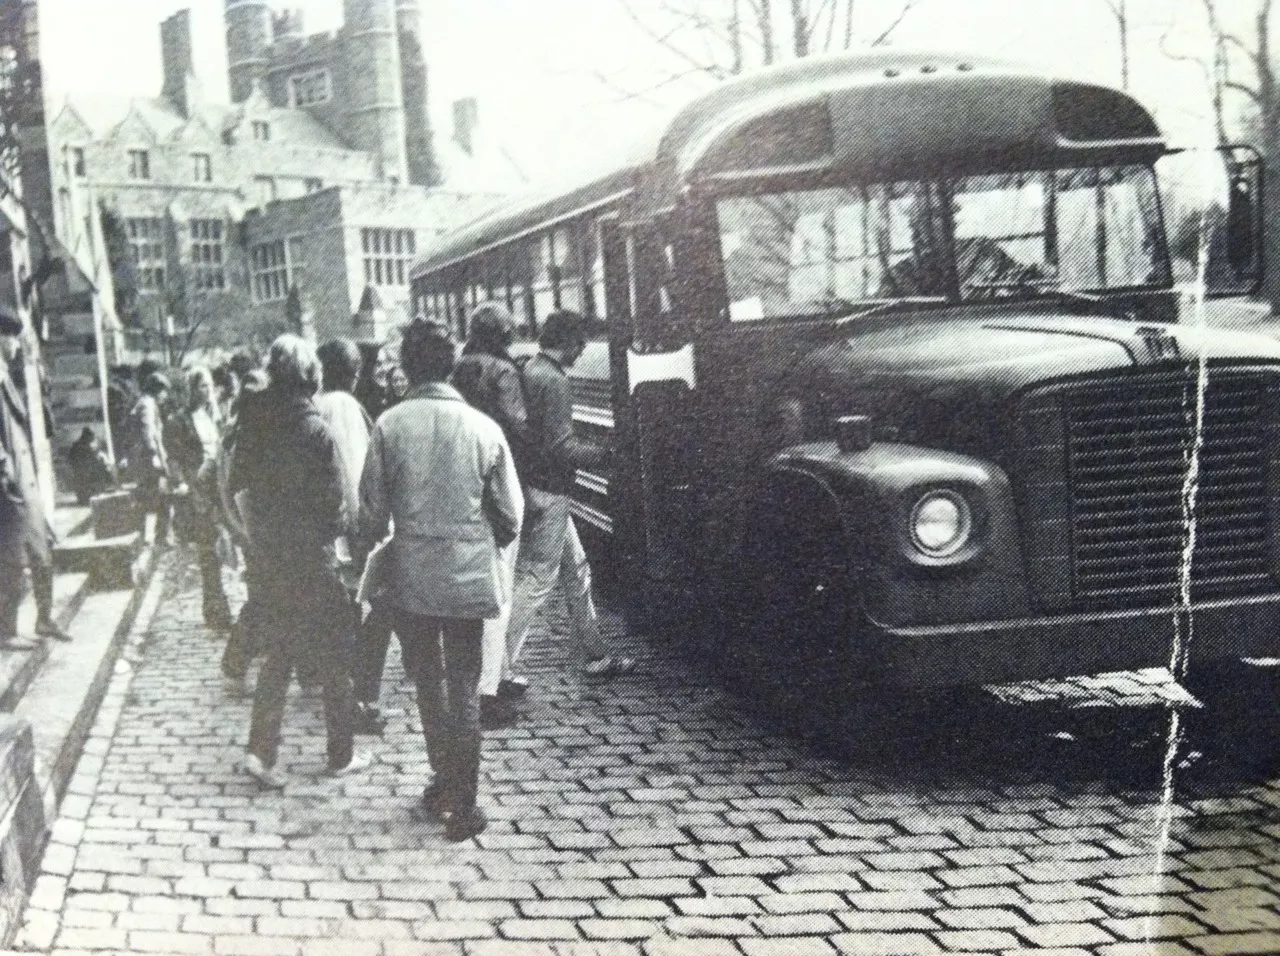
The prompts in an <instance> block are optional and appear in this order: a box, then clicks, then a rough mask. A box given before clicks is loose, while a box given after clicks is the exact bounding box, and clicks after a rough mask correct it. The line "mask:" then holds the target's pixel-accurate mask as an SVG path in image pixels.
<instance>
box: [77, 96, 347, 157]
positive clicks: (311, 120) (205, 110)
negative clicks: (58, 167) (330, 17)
mask: <svg viewBox="0 0 1280 956" xmlns="http://www.w3.org/2000/svg"><path fill="white" fill-rule="evenodd" d="M243 106H244V104H240V105H237V106H231V105H228V104H226V103H201V104H199V105H198V106H197V107H196V109H195V111H194V112H193V114H192V116H191V117H190V118H189V119H188V118H187V117H184V116H183V115H182V114H181V113H179V112H178V111H177V109H175V108H174V106H173V104H172V103H170V102H169V100H167V99H166V98H164V97H161V96H156V97H135V98H133V99H115V98H112V99H107V98H97V97H94V96H92V95H80V94H77V95H73V96H72V97H70V98H69V99H68V101H67V103H66V105H65V106H64V107H63V109H62V110H61V111H60V112H59V114H58V117H57V118H56V119H55V120H54V124H53V128H54V129H55V130H56V132H57V133H58V135H59V136H60V137H62V138H67V139H69V138H72V137H74V138H78V139H85V140H90V141H92V140H120V139H122V138H124V137H126V136H129V137H133V138H134V139H135V140H137V139H143V140H145V141H148V142H174V141H177V140H179V139H181V138H186V137H191V138H193V139H197V138H198V137H199V136H200V135H201V133H200V131H201V130H202V129H204V130H207V131H208V133H209V135H210V137H212V139H214V140H217V139H219V138H220V136H221V133H222V132H223V131H224V130H227V129H233V130H234V129H236V128H238V127H239V126H240V125H241V124H242V123H243V122H244V121H245V119H246V118H249V119H264V120H267V121H268V122H269V123H271V140H272V142H273V143H275V142H279V143H285V144H289V145H297V146H305V147H309V148H315V149H331V150H342V151H347V152H350V151H352V150H351V148H350V147H349V146H348V145H347V144H346V143H344V142H343V141H342V140H340V139H339V138H338V137H337V136H335V135H334V134H333V133H332V132H331V131H330V130H329V128H328V127H326V126H325V125H324V124H323V123H321V122H320V121H319V120H317V119H316V118H315V117H313V116H312V115H311V114H310V113H308V112H306V111H305V110H290V109H276V108H275V107H273V106H271V105H270V104H267V103H265V102H263V103H261V104H257V105H255V106H254V107H252V108H251V110H250V112H249V113H246V111H245V110H244V109H243ZM63 123H66V124H68V126H67V129H66V131H64V130H62V129H61V127H60V124H63Z"/></svg>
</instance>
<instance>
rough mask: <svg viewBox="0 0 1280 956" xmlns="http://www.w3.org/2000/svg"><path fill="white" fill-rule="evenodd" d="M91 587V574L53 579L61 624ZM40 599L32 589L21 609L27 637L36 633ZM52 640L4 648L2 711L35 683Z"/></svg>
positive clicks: (56, 616) (0, 667)
mask: <svg viewBox="0 0 1280 956" xmlns="http://www.w3.org/2000/svg"><path fill="white" fill-rule="evenodd" d="M88 590H89V575H87V574H59V575H56V576H55V577H54V579H53V619H54V620H55V621H56V622H57V623H58V626H59V627H62V628H64V629H65V628H66V627H67V625H69V624H70V623H71V619H72V618H73V617H75V615H76V612H77V611H78V610H80V606H81V605H82V604H83V603H84V598H85V595H86V594H87V593H88ZM35 626H36V602H35V598H34V597H33V596H32V595H31V593H30V590H28V593H27V596H26V598H25V600H23V602H22V606H21V607H20V608H19V609H18V633H19V634H21V635H23V636H24V637H29V636H31V635H33V634H35ZM49 650H50V646H49V641H47V640H42V641H40V642H39V643H38V644H37V645H36V647H35V648H33V649H32V650H29V651H0V711H3V712H9V711H12V710H13V708H14V706H15V705H16V704H17V702H18V701H19V700H20V699H21V698H22V695H23V694H24V693H26V691H27V688H28V687H30V686H31V681H32V680H33V679H34V678H35V675H36V672H37V671H39V669H40V667H41V665H42V664H44V662H45V659H46V658H47V657H48V656H49Z"/></svg>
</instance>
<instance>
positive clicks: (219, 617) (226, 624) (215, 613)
mask: <svg viewBox="0 0 1280 956" xmlns="http://www.w3.org/2000/svg"><path fill="white" fill-rule="evenodd" d="M204 624H205V627H207V628H209V630H211V631H230V630H231V609H230V608H228V607H227V606H226V605H225V604H222V605H217V604H214V605H208V606H206V607H205V609H204Z"/></svg>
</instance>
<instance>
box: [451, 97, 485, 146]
mask: <svg viewBox="0 0 1280 956" xmlns="http://www.w3.org/2000/svg"><path fill="white" fill-rule="evenodd" d="M479 125H480V104H479V103H477V102H476V98H475V97H474V96H468V97H466V98H465V99H461V100H454V101H453V141H454V142H455V143H457V144H458V147H459V148H460V149H461V150H462V151H463V152H464V153H466V154H467V155H468V156H470V155H472V154H473V153H474V152H475V148H476V142H475V140H476V128H477V127H478V126H479Z"/></svg>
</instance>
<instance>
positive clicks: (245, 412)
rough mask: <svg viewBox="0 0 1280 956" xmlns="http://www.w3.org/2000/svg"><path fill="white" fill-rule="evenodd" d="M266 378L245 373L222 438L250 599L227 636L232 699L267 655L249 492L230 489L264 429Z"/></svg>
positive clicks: (225, 496) (221, 480) (229, 508)
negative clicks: (240, 451) (252, 665)
mask: <svg viewBox="0 0 1280 956" xmlns="http://www.w3.org/2000/svg"><path fill="white" fill-rule="evenodd" d="M266 389H267V375H266V372H265V371H264V370H262V369H260V368H251V369H249V370H247V371H246V372H245V375H244V378H243V380H242V381H241V387H240V389H239V392H238V393H237V395H236V399H235V402H234V403H233V404H232V406H231V409H232V410H231V416H230V420H229V421H228V424H227V428H226V430H225V432H224V433H223V436H222V447H221V449H219V454H218V492H219V495H220V496H221V498H222V514H223V521H224V523H225V524H226V526H227V529H228V531H229V532H230V534H231V537H232V540H233V541H235V543H236V544H237V545H238V546H239V547H240V549H241V551H242V553H243V554H244V561H243V564H242V567H241V576H242V579H243V581H244V590H245V599H244V603H243V604H241V605H240V613H239V615H237V617H236V620H235V622H234V623H233V624H232V625H231V631H230V633H229V634H228V635H227V646H226V648H225V649H224V651H223V654H222V664H221V668H222V677H223V689H224V690H226V691H227V693H229V694H231V695H232V696H236V697H239V696H242V695H243V694H244V693H245V689H246V687H245V680H246V678H247V676H248V673H249V659H250V658H251V657H253V656H255V655H256V654H258V653H260V652H261V650H262V645H263V644H264V643H265V642H264V640H263V626H262V621H263V615H262V613H261V607H262V603H263V602H262V585H261V581H262V571H261V566H262V561H261V560H260V559H259V557H258V552H257V550H256V549H255V548H254V546H253V536H252V535H251V534H250V522H249V492H248V491H247V490H246V489H245V488H243V487H241V488H239V489H237V490H236V491H234V492H233V491H232V488H231V465H232V462H233V461H234V459H235V451H236V447H237V445H238V444H239V441H240V436H241V435H245V434H250V435H253V434H254V433H255V432H256V431H257V430H258V429H259V428H260V425H259V424H258V423H259V422H261V421H262V419H263V415H262V413H261V410H262V409H263V408H265V406H266V404H267V402H268V401H269V398H268V396H267V391H266ZM255 441H256V442H257V443H258V447H264V446H265V443H266V439H265V438H263V437H262V436H257V437H256V438H251V439H250V444H253V442H255Z"/></svg>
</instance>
